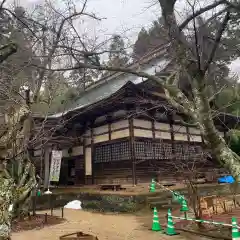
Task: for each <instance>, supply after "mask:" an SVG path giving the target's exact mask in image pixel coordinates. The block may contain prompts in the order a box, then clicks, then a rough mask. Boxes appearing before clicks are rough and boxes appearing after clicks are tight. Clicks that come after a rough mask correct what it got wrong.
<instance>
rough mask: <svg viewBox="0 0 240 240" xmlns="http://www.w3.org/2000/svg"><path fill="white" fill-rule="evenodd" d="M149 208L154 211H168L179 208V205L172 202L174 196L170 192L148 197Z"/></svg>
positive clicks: (156, 193)
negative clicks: (154, 209) (155, 209)
mask: <svg viewBox="0 0 240 240" xmlns="http://www.w3.org/2000/svg"><path fill="white" fill-rule="evenodd" d="M147 204H148V206H149V207H150V208H151V209H153V208H154V207H156V208H157V209H158V210H161V209H162V210H163V209H164V210H166V209H169V208H173V209H174V208H178V207H179V204H178V203H176V202H173V201H172V194H171V193H169V192H155V193H153V194H149V196H148V197H147Z"/></svg>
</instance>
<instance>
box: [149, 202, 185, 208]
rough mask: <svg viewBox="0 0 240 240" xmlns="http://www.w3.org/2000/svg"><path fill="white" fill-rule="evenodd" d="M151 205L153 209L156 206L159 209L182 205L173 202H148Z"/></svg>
mask: <svg viewBox="0 0 240 240" xmlns="http://www.w3.org/2000/svg"><path fill="white" fill-rule="evenodd" d="M148 205H149V207H150V208H151V209H153V208H154V207H156V208H157V209H168V208H171V207H173V208H176V207H180V205H179V204H178V203H171V202H166V201H165V202H164V201H162V202H149V203H148Z"/></svg>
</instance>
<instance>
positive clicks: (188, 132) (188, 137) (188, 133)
mask: <svg viewBox="0 0 240 240" xmlns="http://www.w3.org/2000/svg"><path fill="white" fill-rule="evenodd" d="M186 130H187V139H188V143H189V142H190V137H191V136H190V131H189V127H188V126H186Z"/></svg>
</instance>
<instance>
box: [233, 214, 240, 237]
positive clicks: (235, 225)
mask: <svg viewBox="0 0 240 240" xmlns="http://www.w3.org/2000/svg"><path fill="white" fill-rule="evenodd" d="M239 239H240V236H239V232H238V227H237V219H236V218H235V217H232V240H239Z"/></svg>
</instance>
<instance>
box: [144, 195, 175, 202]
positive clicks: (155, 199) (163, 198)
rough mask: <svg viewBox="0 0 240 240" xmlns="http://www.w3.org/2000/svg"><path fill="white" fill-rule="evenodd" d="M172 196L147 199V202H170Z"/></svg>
mask: <svg viewBox="0 0 240 240" xmlns="http://www.w3.org/2000/svg"><path fill="white" fill-rule="evenodd" d="M171 199H172V196H168V197H163V196H153V197H147V201H148V202H157V201H171Z"/></svg>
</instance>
